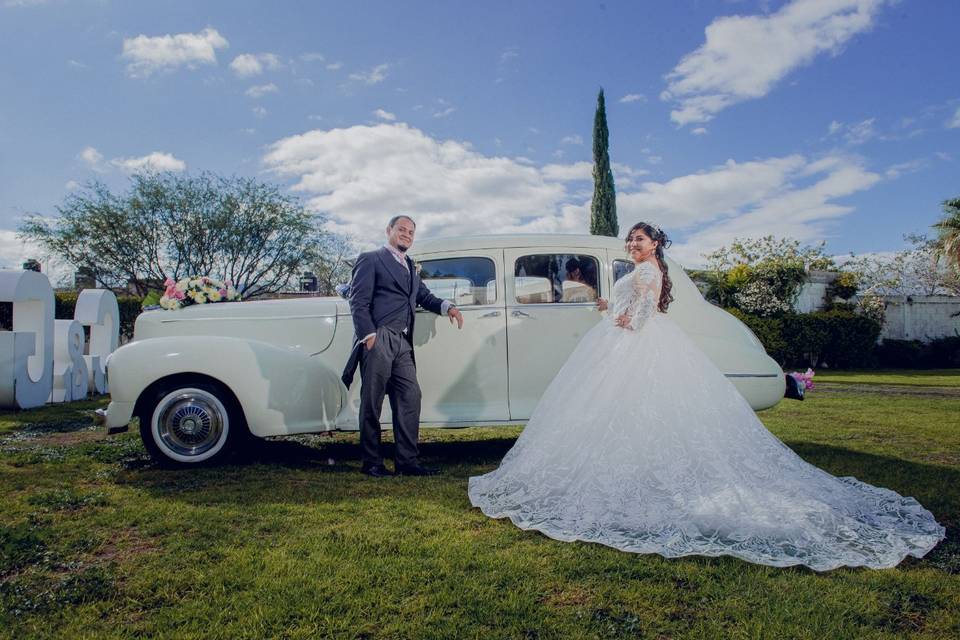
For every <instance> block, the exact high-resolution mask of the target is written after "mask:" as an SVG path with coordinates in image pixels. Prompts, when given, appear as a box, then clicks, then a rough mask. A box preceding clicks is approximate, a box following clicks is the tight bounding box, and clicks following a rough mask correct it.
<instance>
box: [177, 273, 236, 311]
mask: <svg viewBox="0 0 960 640" xmlns="http://www.w3.org/2000/svg"><path fill="white" fill-rule="evenodd" d="M163 284H164V285H166V287H167V289H166V291H164V293H163V295H162V296H161V297H160V307H161V308H163V309H167V310H169V311H173V310H175V309H180V308H181V307H186V306H189V305H191V304H206V303H208V302H235V301H237V300H240V292H239V291H237V290H236V289H234V288H233V283H232V282H230V281H229V280H227V281H226V282H223V281H221V280H217V279H215V278H210V277H208V276H188V277H186V278H181V279H180V280H177V281H174V280H173V278H167V280H166V282H164V283H163Z"/></svg>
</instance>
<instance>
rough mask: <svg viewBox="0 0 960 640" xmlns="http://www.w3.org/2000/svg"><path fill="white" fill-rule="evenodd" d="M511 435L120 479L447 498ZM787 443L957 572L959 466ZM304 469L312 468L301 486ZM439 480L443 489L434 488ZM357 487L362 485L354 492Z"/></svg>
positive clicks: (221, 489) (243, 498) (193, 488)
mask: <svg viewBox="0 0 960 640" xmlns="http://www.w3.org/2000/svg"><path fill="white" fill-rule="evenodd" d="M515 441H516V439H515V438H513V437H490V438H484V439H480V440H463V441H454V442H426V443H422V444H421V447H420V450H421V458H422V459H423V460H424V461H425V462H427V463H429V464H436V465H439V466H440V467H441V468H442V469H443V471H444V475H442V476H440V477H439V478H426V479H413V478H403V479H386V480H375V479H371V478H366V477H364V476H362V475H360V474H359V473H358V470H359V462H358V459H359V455H360V450H359V446H358V444H357V443H356V442H342V441H336V440H332V441H329V442H322V441H321V442H320V444H318V445H317V446H310V445H308V444H304V443H301V442H296V441H290V440H280V441H261V442H258V443H257V444H256V448H255V450H253V451H251V452H248V453H247V454H245V456H244V459H243V460H236V461H234V463H233V464H223V465H219V466H215V467H206V468H203V469H187V470H171V471H168V470H163V469H159V468H157V467H153V466H151V467H148V468H144V469H140V470H130V471H129V472H128V473H127V474H125V476H126V477H125V478H124V480H123V481H124V482H125V483H129V484H134V485H137V486H140V487H142V488H145V489H147V490H148V491H151V492H153V493H155V494H158V495H162V496H164V497H170V498H173V499H179V500H184V501H187V502H198V501H199V502H202V503H204V504H232V503H233V504H255V503H278V502H279V503H297V504H304V503H311V502H326V503H329V502H340V501H350V500H355V499H358V498H359V497H369V496H370V495H371V493H370V490H372V491H373V495H378V496H379V495H383V496H390V495H397V496H401V495H408V494H410V493H411V492H412V493H414V494H415V495H416V496H417V497H418V498H420V499H423V498H426V499H433V500H436V501H443V502H448V501H449V500H450V495H449V494H450V490H451V489H454V488H455V490H454V492H455V493H456V492H459V491H463V492H465V486H464V485H465V480H466V478H467V477H469V476H471V475H477V474H480V473H484V472H486V471H489V470H491V469H492V468H494V467H495V466H496V465H497V464H498V463H499V462H500V460H501V459H502V458H503V456H504V455H505V454H506V452H507V451H508V450H509V449H510V447H512V446H513V444H514V442H515ZM791 447H792V448H793V450H794V451H796V452H797V453H798V454H799V455H800V456H801V457H803V458H804V459H805V460H807V461H808V462H810V463H812V464H814V465H816V466H818V467H820V468H822V469H824V470H825V471H828V472H829V473H832V474H834V475H837V476H854V477H856V478H857V479H859V480H862V481H864V482H868V483H870V484H873V485H875V486H880V487H887V488H889V489H892V490H894V491H896V492H898V493H900V494H902V495H905V496H913V497H915V498H916V499H917V500H919V501H920V503H921V504H923V505H924V506H925V507H926V508H928V509H929V510H930V511H932V512H933V513H934V515H935V516H936V517H937V519H938V521H939V522H940V523H941V524H942V525H944V526H945V527H947V529H948V538H947V540H945V541H944V542H943V543H941V544H940V545H939V546H938V547H937V549H936V550H934V552H933V553H932V554H930V556H928V559H927V560H928V561H935V562H936V564H937V565H938V566H939V568H942V569H943V570H946V571H949V572H951V573H958V572H960V536H958V535H957V532H958V529H960V492H958V490H957V487H960V471H957V470H954V469H951V468H948V467H942V466H936V465H930V464H921V463H917V462H911V461H908V460H903V459H900V458H894V457H889V456H880V455H874V454H870V453H863V452H860V451H852V450H850V449H845V448H842V447H834V446H828V445H822V444H812V443H802V442H801V443H792V444H791ZM392 448H393V445H392V444H389V443H385V444H384V449H385V451H384V452H385V455H386V456H387V457H390V455H392ZM331 460H332V461H333V464H330V462H331ZM236 462H240V464H237V463H236ZM303 470H315V471H316V472H317V476H316V478H315V480H313V479H311V480H310V482H309V483H308V485H309V486H308V488H307V489H306V490H304V477H303V474H302V473H301V472H302V471H303ZM438 483H440V484H438ZM404 485H406V487H404ZM441 485H442V486H443V487H444V489H445V490H444V491H435V489H437V488H438V487H439V486H441ZM359 487H363V488H365V489H366V490H363V491H361V492H360V493H358V488H359ZM431 487H432V489H431ZM925 562H926V561H925Z"/></svg>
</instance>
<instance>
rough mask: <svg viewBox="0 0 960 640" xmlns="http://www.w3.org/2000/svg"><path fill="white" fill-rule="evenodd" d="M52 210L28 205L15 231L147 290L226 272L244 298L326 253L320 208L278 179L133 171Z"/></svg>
mask: <svg viewBox="0 0 960 640" xmlns="http://www.w3.org/2000/svg"><path fill="white" fill-rule="evenodd" d="M57 212H58V214H59V215H58V217H57V218H56V219H54V220H49V219H47V218H44V217H41V216H38V215H32V216H29V217H28V218H27V219H26V221H25V222H24V223H23V224H22V225H21V227H20V236H21V237H22V238H24V239H26V240H31V241H34V242H36V243H38V244H40V245H41V246H42V247H43V248H44V249H45V250H46V251H47V252H48V253H50V254H52V255H56V256H59V257H60V258H62V259H63V260H65V261H66V262H68V263H70V264H72V265H74V266H75V267H77V269H78V270H79V269H87V270H88V271H89V273H92V274H93V275H94V277H95V278H96V280H97V282H98V283H100V284H101V285H102V286H104V287H107V288H111V289H114V290H121V289H123V290H126V289H127V287H128V286H132V287H133V288H134V289H135V290H136V291H137V293H139V294H140V295H145V294H146V293H147V291H148V290H150V289H158V288H161V287H162V283H163V282H164V281H165V280H166V279H167V278H173V279H174V280H179V279H180V278H182V277H184V276H187V275H207V276H211V277H215V278H218V279H221V280H230V281H231V282H233V283H234V285H235V286H236V287H237V288H238V289H240V290H241V292H242V293H243V295H244V297H245V298H255V297H257V296H261V295H267V294H271V293H276V292H278V291H281V290H283V289H284V288H285V287H287V286H288V284H289V283H291V282H292V281H294V280H295V279H296V278H298V277H299V273H300V271H302V270H303V268H305V267H306V266H307V265H309V264H311V263H312V262H314V261H315V260H317V259H318V258H319V257H320V256H321V255H322V253H323V244H324V240H325V239H326V237H327V236H328V235H329V234H328V233H327V232H325V231H323V230H322V228H321V227H322V223H323V222H324V218H323V217H322V216H319V215H317V214H314V213H311V212H309V211H307V210H306V209H305V208H304V207H303V205H302V204H301V203H300V201H299V200H297V199H295V198H293V197H290V196H287V195H284V194H282V193H280V191H279V189H278V188H277V187H276V186H273V185H270V184H267V183H263V182H260V181H258V180H256V179H253V178H243V177H230V178H225V177H221V176H217V175H215V174H212V173H208V172H205V173H201V174H199V175H196V176H191V175H186V174H177V173H158V174H142V175H135V176H133V177H132V178H131V185H130V189H129V190H128V191H127V192H126V193H122V194H114V193H112V192H111V191H110V190H109V189H108V188H107V187H106V185H104V184H102V183H99V182H94V183H91V184H88V185H87V186H86V188H85V189H84V190H81V191H77V192H74V193H71V194H70V195H69V196H67V198H66V200H65V201H64V203H63V204H62V205H61V206H60V207H58V208H57Z"/></svg>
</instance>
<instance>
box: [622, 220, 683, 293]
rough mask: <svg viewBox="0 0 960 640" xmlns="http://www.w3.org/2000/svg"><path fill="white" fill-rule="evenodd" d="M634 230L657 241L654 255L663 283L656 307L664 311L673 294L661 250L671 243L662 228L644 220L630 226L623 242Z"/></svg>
mask: <svg viewBox="0 0 960 640" xmlns="http://www.w3.org/2000/svg"><path fill="white" fill-rule="evenodd" d="M634 231H642V232H643V233H644V235H645V236H647V237H648V238H650V239H651V240H653V241H654V242H656V243H657V248H656V249H655V250H654V255H655V256H657V264H659V265H660V273H661V274H663V283H662V285H661V287H660V301H659V303H658V304H657V309H659V310H660V311H661V312H666V310H667V307H669V306H670V303H671V302H673V296H672V295H670V291H671V290H672V289H673V281H672V280H670V274H669V268H668V267H667V261H666V260H665V259H664V257H663V250H664V249H665V248H667V247H669V246H670V245H671V244H673V243H672V242H671V241H670V239H669V238H668V237H667V234H666V233H664V232H663V229H661V228H660V227H657V226H654V225H652V224H647V223H646V222H638V223H637V224H635V225H633V226H632V227H630V231H627V237H626V239H625V240H624V243H628V242H630V236H632V235H633V232H634Z"/></svg>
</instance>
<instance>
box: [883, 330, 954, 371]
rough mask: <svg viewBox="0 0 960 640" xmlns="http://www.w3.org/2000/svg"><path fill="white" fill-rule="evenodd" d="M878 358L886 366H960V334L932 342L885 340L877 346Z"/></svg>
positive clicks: (915, 367) (913, 367)
mask: <svg viewBox="0 0 960 640" xmlns="http://www.w3.org/2000/svg"><path fill="white" fill-rule="evenodd" d="M877 358H878V360H879V362H880V365H881V366H884V367H909V368H911V369H942V368H944V367H960V336H948V337H944V338H937V339H935V340H931V341H930V342H921V341H919V340H884V341H883V342H882V343H881V344H880V345H879V347H878V348H877Z"/></svg>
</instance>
